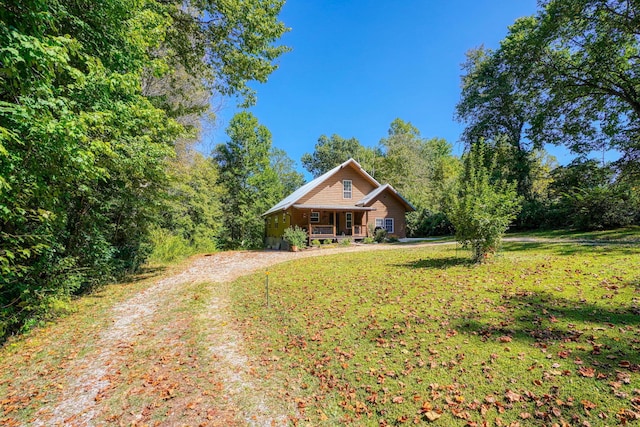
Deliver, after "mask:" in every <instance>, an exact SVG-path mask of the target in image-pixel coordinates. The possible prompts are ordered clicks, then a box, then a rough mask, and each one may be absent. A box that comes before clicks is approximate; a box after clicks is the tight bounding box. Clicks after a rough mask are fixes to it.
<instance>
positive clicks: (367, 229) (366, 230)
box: [364, 211, 371, 237]
mask: <svg viewBox="0 0 640 427" xmlns="http://www.w3.org/2000/svg"><path fill="white" fill-rule="evenodd" d="M364 216H365V222H364V229H365V232H364V233H365V235H366V236H367V237H371V236H369V211H365V212H364Z"/></svg>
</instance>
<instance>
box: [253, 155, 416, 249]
mask: <svg viewBox="0 0 640 427" xmlns="http://www.w3.org/2000/svg"><path fill="white" fill-rule="evenodd" d="M414 210H415V208H414V207H413V206H412V205H411V203H409V202H408V201H407V200H405V199H404V197H402V196H401V195H400V194H399V193H398V192H397V191H396V190H395V189H394V188H393V187H392V186H391V185H389V184H385V185H381V184H380V183H379V182H378V181H376V180H375V179H374V178H373V177H372V176H371V175H369V174H368V173H367V172H366V171H365V170H364V169H362V166H360V164H358V162H356V161H355V160H354V159H349V160H347V161H346V162H344V163H342V164H341V165H339V166H336V167H335V168H333V169H331V170H330V171H329V172H327V173H325V174H324V175H322V176H320V177H318V178H316V179H314V180H313V181H311V182H308V183H307V184H305V185H303V186H302V187H300V188H299V189H297V190H296V191H294V192H293V193H291V194H290V195H289V196H287V197H285V198H284V199H283V200H281V201H280V202H278V203H277V204H276V205H275V206H273V207H272V208H271V209H269V210H268V211H267V212H265V213H264V214H263V215H262V216H263V217H264V219H265V226H266V244H267V246H268V247H271V248H274V249H279V248H281V247H284V246H285V245H283V239H282V236H283V234H284V230H285V229H286V228H287V227H290V226H294V225H297V226H299V227H301V228H303V229H304V230H305V231H306V232H307V234H308V242H311V241H312V240H315V239H318V240H325V239H331V240H343V239H350V240H361V239H363V238H365V237H367V236H370V234H371V230H370V229H375V228H378V227H380V228H384V229H386V230H387V232H388V234H389V235H393V236H396V237H398V238H403V237H406V234H407V231H406V219H405V214H406V212H412V211H414Z"/></svg>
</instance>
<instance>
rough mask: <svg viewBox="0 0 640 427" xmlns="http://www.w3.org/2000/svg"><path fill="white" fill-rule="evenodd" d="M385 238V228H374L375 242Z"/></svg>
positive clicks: (382, 240) (380, 241)
mask: <svg viewBox="0 0 640 427" xmlns="http://www.w3.org/2000/svg"><path fill="white" fill-rule="evenodd" d="M386 238H387V230H385V229H384V228H379V229H377V230H375V234H374V235H373V240H374V241H375V242H376V243H382V242H384V241H385V239H386Z"/></svg>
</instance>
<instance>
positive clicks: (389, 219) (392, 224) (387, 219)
mask: <svg viewBox="0 0 640 427" xmlns="http://www.w3.org/2000/svg"><path fill="white" fill-rule="evenodd" d="M387 221H391V229H389V227H388V226H387ZM394 223H395V221H394V220H393V218H385V219H384V229H385V230H387V233H393V232H394V229H395V227H394V226H395V224H394Z"/></svg>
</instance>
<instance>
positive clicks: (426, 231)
mask: <svg viewBox="0 0 640 427" xmlns="http://www.w3.org/2000/svg"><path fill="white" fill-rule="evenodd" d="M452 232H453V225H452V224H451V222H450V221H449V218H447V215H446V214H445V213H444V212H431V211H430V210H428V209H424V208H422V209H419V210H417V211H415V212H410V213H408V214H407V234H409V235H411V236H445V235H449V234H452Z"/></svg>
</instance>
